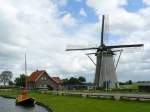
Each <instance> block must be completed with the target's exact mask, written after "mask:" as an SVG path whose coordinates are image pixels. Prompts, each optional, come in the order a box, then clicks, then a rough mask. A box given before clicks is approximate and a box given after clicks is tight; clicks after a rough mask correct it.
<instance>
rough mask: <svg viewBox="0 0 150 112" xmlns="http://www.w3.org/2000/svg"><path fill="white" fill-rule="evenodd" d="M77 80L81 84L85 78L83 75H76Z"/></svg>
mask: <svg viewBox="0 0 150 112" xmlns="http://www.w3.org/2000/svg"><path fill="white" fill-rule="evenodd" d="M78 80H79V82H80V83H81V84H82V83H84V82H86V79H85V77H83V76H80V77H78Z"/></svg>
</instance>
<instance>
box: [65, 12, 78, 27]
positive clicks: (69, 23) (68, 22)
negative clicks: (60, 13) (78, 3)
mask: <svg viewBox="0 0 150 112" xmlns="http://www.w3.org/2000/svg"><path fill="white" fill-rule="evenodd" d="M62 22H63V24H64V26H72V27H73V26H76V25H77V20H76V19H75V18H74V17H73V16H72V15H71V14H70V13H67V14H66V15H64V17H63V18H62Z"/></svg>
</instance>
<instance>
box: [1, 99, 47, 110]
mask: <svg viewBox="0 0 150 112" xmlns="http://www.w3.org/2000/svg"><path fill="white" fill-rule="evenodd" d="M0 112H48V111H47V110H46V109H45V108H44V107H42V106H39V105H35V107H23V106H16V104H15V99H9V98H3V97H0Z"/></svg>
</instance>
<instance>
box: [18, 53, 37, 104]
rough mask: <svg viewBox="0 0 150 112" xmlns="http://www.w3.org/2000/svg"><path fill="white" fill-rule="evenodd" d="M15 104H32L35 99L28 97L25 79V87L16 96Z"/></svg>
mask: <svg viewBox="0 0 150 112" xmlns="http://www.w3.org/2000/svg"><path fill="white" fill-rule="evenodd" d="M26 74H27V65H26V53H25V75H26ZM16 104H17V105H22V106H34V105H35V100H34V98H31V97H29V94H28V91H27V79H25V89H24V90H23V92H22V94H21V95H18V96H17V97H16Z"/></svg>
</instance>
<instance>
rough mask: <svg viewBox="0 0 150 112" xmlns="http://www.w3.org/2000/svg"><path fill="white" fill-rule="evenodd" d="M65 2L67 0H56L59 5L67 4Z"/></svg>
mask: <svg viewBox="0 0 150 112" xmlns="http://www.w3.org/2000/svg"><path fill="white" fill-rule="evenodd" d="M67 3H68V0H58V4H59V5H61V6H65V5H67Z"/></svg>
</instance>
